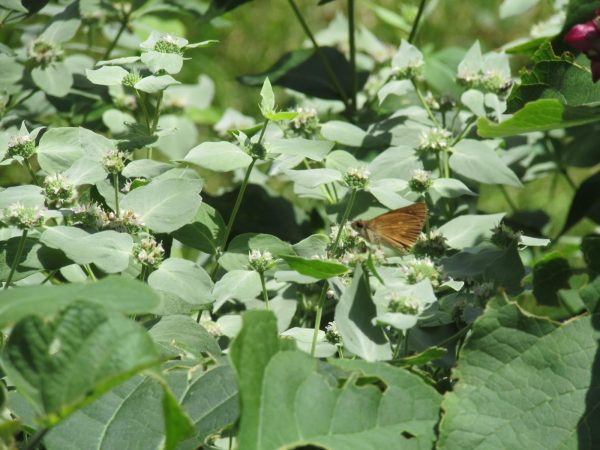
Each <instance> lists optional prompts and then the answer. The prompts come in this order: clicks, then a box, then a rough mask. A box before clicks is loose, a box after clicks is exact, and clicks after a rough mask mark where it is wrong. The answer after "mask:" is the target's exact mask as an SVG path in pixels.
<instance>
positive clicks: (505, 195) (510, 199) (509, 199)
mask: <svg viewBox="0 0 600 450" xmlns="http://www.w3.org/2000/svg"><path fill="white" fill-rule="evenodd" d="M500 192H502V195H503V196H504V199H505V200H506V203H508V206H509V208H510V209H511V211H512V212H515V211H516V210H517V205H515V202H513V200H512V198H510V196H509V195H508V192H507V191H506V188H505V187H504V186H502V185H500Z"/></svg>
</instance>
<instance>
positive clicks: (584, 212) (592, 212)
mask: <svg viewBox="0 0 600 450" xmlns="http://www.w3.org/2000/svg"><path fill="white" fill-rule="evenodd" d="M598 189H600V173H597V174H595V175H592V176H591V177H589V178H588V179H587V180H585V181H584V182H583V183H581V185H580V186H578V187H577V192H575V197H574V198H573V201H572V203H571V207H570V208H569V214H568V216H567V220H566V222H565V225H564V227H563V229H562V232H563V233H564V232H565V231H567V230H568V229H569V228H571V227H572V226H573V225H575V224H576V223H577V222H579V221H580V220H581V219H583V218H584V217H589V218H590V219H592V220H593V221H594V222H596V223H600V199H599V198H598ZM1 195H2V194H0V196H1Z"/></svg>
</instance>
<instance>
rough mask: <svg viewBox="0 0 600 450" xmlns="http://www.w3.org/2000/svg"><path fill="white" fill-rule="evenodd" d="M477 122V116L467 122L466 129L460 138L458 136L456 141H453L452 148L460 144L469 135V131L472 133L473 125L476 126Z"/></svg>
mask: <svg viewBox="0 0 600 450" xmlns="http://www.w3.org/2000/svg"><path fill="white" fill-rule="evenodd" d="M476 121H477V118H476V117H475V116H473V117H471V118H470V119H469V120H467V123H466V124H465V127H464V128H463V129H462V131H461V132H460V134H459V135H458V136H456V137H455V138H454V140H453V141H452V144H451V146H452V147H454V146H455V145H456V144H458V143H459V142H460V141H462V140H463V139H464V138H465V136H466V135H467V134H468V133H469V131H471V128H472V127H473V125H475V122H476Z"/></svg>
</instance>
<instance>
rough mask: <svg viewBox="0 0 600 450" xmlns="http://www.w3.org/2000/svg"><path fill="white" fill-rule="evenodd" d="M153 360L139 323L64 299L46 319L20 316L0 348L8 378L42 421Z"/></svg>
mask: <svg viewBox="0 0 600 450" xmlns="http://www.w3.org/2000/svg"><path fill="white" fill-rule="evenodd" d="M158 362H159V358H158V352H157V350H156V348H155V346H154V343H153V342H152V339H151V338H150V336H148V334H147V333H146V331H145V330H144V328H143V327H142V326H141V325H140V324H138V323H136V322H134V321H132V320H130V319H128V318H126V317H124V316H123V315H121V314H120V313H117V312H114V311H109V310H107V309H105V308H104V307H102V306H100V305H98V304H93V303H89V302H76V303H74V304H72V305H70V306H69V307H68V308H67V309H65V310H64V311H62V313H60V314H59V315H58V316H57V317H56V318H55V320H54V321H53V323H52V324H51V325H50V324H47V323H44V322H43V321H42V320H41V319H39V318H38V317H35V316H29V317H25V318H24V319H22V320H21V321H19V322H18V323H17V324H16V325H15V326H14V328H13V330H12V332H11V334H10V336H9V338H8V340H7V342H6V346H5V348H4V351H3V353H2V365H3V367H4V370H5V371H6V373H7V375H8V376H9V377H10V379H11V382H12V383H14V385H15V386H17V388H18V389H19V391H20V393H21V394H22V395H24V396H25V397H26V398H27V399H28V400H29V401H30V402H31V403H32V404H33V406H34V407H35V410H36V413H37V414H39V415H40V416H41V418H42V420H44V421H45V422H46V424H48V425H50V424H56V423H58V422H59V421H60V420H62V419H64V418H65V417H66V416H68V415H69V414H71V413H73V412H74V411H75V410H77V409H78V408H81V407H82V406H84V405H86V404H87V403H90V402H91V401H92V400H94V399H95V398H97V397H99V396H100V395H101V394H103V393H104V392H106V391H108V390H109V389H110V388H112V387H113V386H115V385H117V384H119V383H121V382H122V381H124V380H126V379H127V378H129V377H131V376H132V375H134V374H135V373H137V372H139V371H141V370H143V369H145V368H148V367H151V366H153V365H156V364H157V363H158ZM67 380H68V382H65V381H67Z"/></svg>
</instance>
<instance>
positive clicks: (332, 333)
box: [325, 322, 342, 346]
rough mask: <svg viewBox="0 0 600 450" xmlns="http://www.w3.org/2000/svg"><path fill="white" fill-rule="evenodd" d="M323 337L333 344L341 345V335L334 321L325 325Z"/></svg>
mask: <svg viewBox="0 0 600 450" xmlns="http://www.w3.org/2000/svg"><path fill="white" fill-rule="evenodd" d="M325 339H327V342H329V343H330V344H333V345H338V346H341V345H342V335H341V334H340V332H339V331H338V329H337V325H336V324H335V322H329V323H328V324H327V326H326V327H325Z"/></svg>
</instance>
